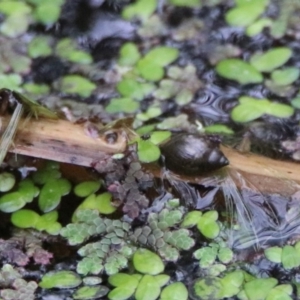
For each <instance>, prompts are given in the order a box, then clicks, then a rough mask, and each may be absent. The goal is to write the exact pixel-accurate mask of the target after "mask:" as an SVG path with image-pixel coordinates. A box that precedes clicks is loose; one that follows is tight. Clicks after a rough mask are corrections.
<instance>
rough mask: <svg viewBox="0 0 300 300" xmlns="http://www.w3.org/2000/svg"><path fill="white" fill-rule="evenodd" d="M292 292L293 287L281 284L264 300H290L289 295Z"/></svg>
mask: <svg viewBox="0 0 300 300" xmlns="http://www.w3.org/2000/svg"><path fill="white" fill-rule="evenodd" d="M292 292H293V287H292V286H291V285H290V284H281V285H278V286H275V287H274V288H273V289H272V290H271V291H270V293H269V294H268V296H267V298H266V300H292V299H293V298H292V297H290V295H291V294H292Z"/></svg>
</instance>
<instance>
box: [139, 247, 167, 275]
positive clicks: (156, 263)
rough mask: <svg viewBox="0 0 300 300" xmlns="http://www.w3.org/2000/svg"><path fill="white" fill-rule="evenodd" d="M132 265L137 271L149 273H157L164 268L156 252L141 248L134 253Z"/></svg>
mask: <svg viewBox="0 0 300 300" xmlns="http://www.w3.org/2000/svg"><path fill="white" fill-rule="evenodd" d="M133 265H134V268H135V269H136V270H137V271H138V272H140V273H143V274H150V275H157V274H159V273H162V272H163V271H164V269H165V266H164V264H163V262H162V260H161V258H160V257H159V256H158V255H157V254H155V253H153V252H151V251H149V250H147V249H143V248H140V249H138V250H137V251H136V252H135V253H134V255H133Z"/></svg>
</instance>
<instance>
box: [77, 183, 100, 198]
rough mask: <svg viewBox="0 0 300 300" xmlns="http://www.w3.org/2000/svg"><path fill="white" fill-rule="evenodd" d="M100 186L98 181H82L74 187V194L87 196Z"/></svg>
mask: <svg viewBox="0 0 300 300" xmlns="http://www.w3.org/2000/svg"><path fill="white" fill-rule="evenodd" d="M100 187H101V182H100V181H84V182H81V183H78V184H77V185H76V186H75V187H74V194H75V195H76V196H78V197H87V196H89V195H91V194H94V193H96V192H97V191H98V190H99V189H100Z"/></svg>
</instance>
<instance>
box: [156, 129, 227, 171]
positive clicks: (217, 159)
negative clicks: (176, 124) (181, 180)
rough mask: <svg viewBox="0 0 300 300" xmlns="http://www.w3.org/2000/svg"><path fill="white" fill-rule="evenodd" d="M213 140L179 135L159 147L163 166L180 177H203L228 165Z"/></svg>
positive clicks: (184, 134) (197, 136)
mask: <svg viewBox="0 0 300 300" xmlns="http://www.w3.org/2000/svg"><path fill="white" fill-rule="evenodd" d="M219 144H220V142H219V141H217V140H216V139H215V138H212V137H209V136H205V135H201V134H190V133H179V134H176V135H174V136H172V137H171V139H170V140H168V141H167V142H165V143H163V144H162V145H161V146H160V150H161V153H162V155H163V164H164V166H165V167H166V168H167V169H169V170H171V171H173V172H175V173H178V174H182V175H193V176H195V175H203V174H206V173H208V172H211V171H215V170H218V169H220V168H222V167H224V166H226V165H228V164H229V161H228V159H227V158H226V157H225V155H224V154H223V153H222V151H221V150H220V149H219Z"/></svg>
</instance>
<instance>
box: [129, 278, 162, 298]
mask: <svg viewBox="0 0 300 300" xmlns="http://www.w3.org/2000/svg"><path fill="white" fill-rule="evenodd" d="M159 294H160V286H159V285H158V283H157V281H156V280H155V278H154V277H153V276H151V275H144V276H143V278H142V279H141V281H140V282H139V285H138V287H137V289H136V292H135V295H134V296H135V299H136V300H155V299H157V298H158V296H159Z"/></svg>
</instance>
